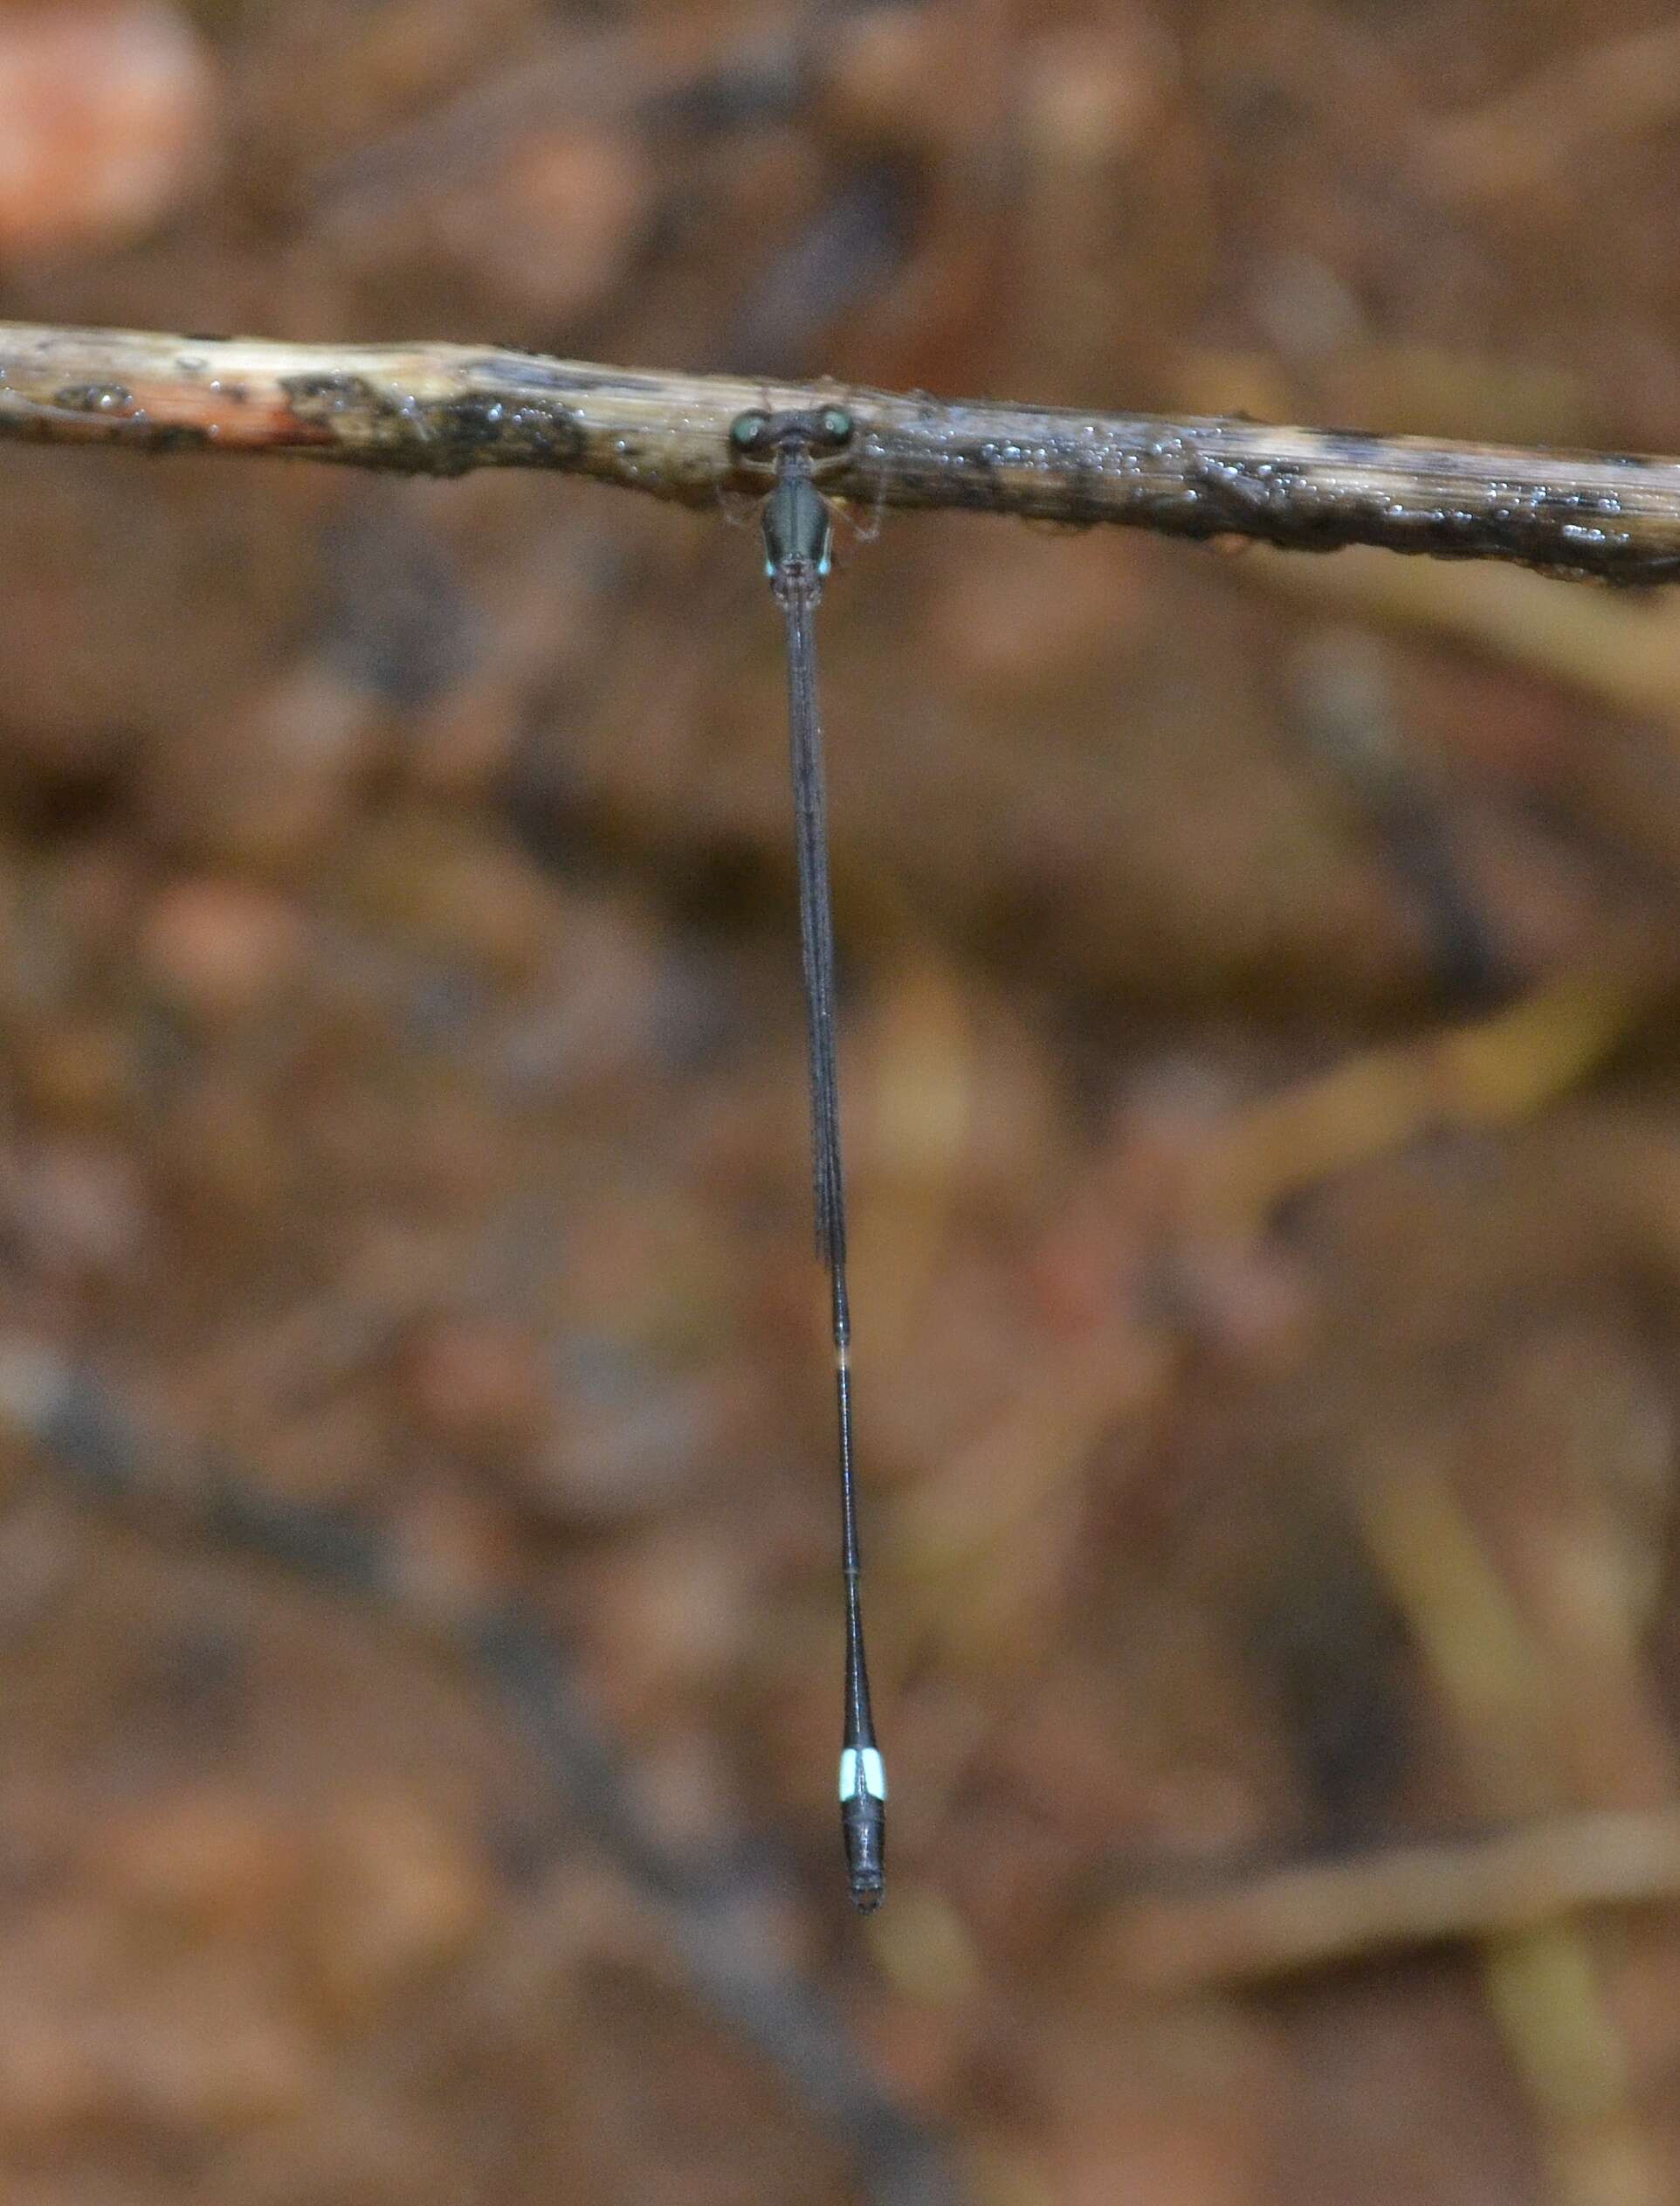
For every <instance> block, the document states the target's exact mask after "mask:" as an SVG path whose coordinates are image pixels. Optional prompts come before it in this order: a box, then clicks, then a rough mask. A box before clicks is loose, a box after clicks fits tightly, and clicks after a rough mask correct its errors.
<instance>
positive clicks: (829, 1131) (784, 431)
mask: <svg viewBox="0 0 1680 2206" xmlns="http://www.w3.org/2000/svg"><path fill="white" fill-rule="evenodd" d="M854 431H855V424H854V423H853V421H852V417H851V416H850V414H849V413H848V412H847V411H846V410H845V409H844V408H843V407H842V406H825V407H823V408H822V409H820V410H817V411H815V412H811V413H782V414H773V413H762V412H751V413H745V414H740V415H738V416H737V417H736V418H735V420H734V421H733V424H731V426H730V431H729V439H730V444H731V446H732V448H733V452H734V453H735V455H736V457H737V458H739V459H741V460H744V461H746V462H747V464H748V465H753V466H759V467H767V468H768V469H770V470H771V471H773V472H774V474H775V487H774V488H773V489H772V490H771V492H770V493H769V495H768V498H767V499H766V500H765V501H764V510H763V526H764V553H765V572H766V573H767V574H768V576H769V578H770V589H771V592H772V594H773V595H774V596H775V602H776V603H777V604H778V605H779V606H780V607H781V613H782V617H783V619H784V620H785V621H786V623H787V629H788V729H789V742H790V748H791V756H792V762H793V789H794V847H795V853H796V856H797V858H798V869H799V929H800V939H801V942H802V947H803V952H804V965H805V1016H806V1026H807V1035H808V1039H809V1048H810V1090H811V1174H812V1181H813V1186H814V1191H815V1197H816V1249H817V1254H818V1255H819V1257H821V1258H822V1259H823V1264H824V1265H826V1266H827V1269H828V1275H829V1288H830V1299H831V1303H832V1308H833V1318H834V1376H835V1392H836V1403H837V1415H838V1429H839V1445H840V1464H839V1468H840V1566H841V1570H842V1573H843V1578H844V1583H845V1599H846V1657H845V1717H844V1727H843V1734H842V1741H841V1751H840V1830H841V1835H842V1837H843V1840H844V1843H845V1850H846V1870H847V1873H848V1875H849V1876H850V1879H851V1896H852V1899H853V1901H854V1902H855V1903H856V1905H857V1906H859V1907H861V1908H864V1909H865V1910H868V1909H870V1908H872V1907H878V1906H879V1905H880V1903H881V1896H882V1893H883V1892H885V1888H886V1877H885V1849H886V1775H885V1770H884V1769H883V1767H882V1763H881V1756H880V1752H879V1749H878V1748H877V1746H876V1744H875V1726H874V1721H873V1719H872V1718H871V1713H870V1705H869V1667H868V1665H867V1663H866V1662H865V1660H864V1617H863V1608H862V1604H861V1601H860V1597H859V1588H858V1579H859V1566H858V1556H857V1486H856V1480H855V1476H854V1472H853V1465H852V1437H851V1310H850V1303H849V1301H848V1299H847V1295H846V1190H845V1182H844V1178H843V1174H842V1170H841V1162H840V1093H839V1083H838V1080H837V1076H836V1069H835V1046H834V1010H835V1005H834V913H833V908H832V904H831V900H830V892H829V833H828V805H827V799H826V796H825V794H824V789H823V728H822V723H821V720H819V718H818V715H817V709H816V607H817V603H818V600H819V599H820V598H821V596H822V595H823V577H824V576H826V575H827V573H828V571H829V562H830V554H831V552H832V548H833V543H834V520H833V515H832V513H831V510H830V506H829V502H828V500H827V499H826V498H824V497H823V493H822V492H821V490H819V489H818V487H817V480H816V479H817V474H818V471H819V470H820V469H822V468H823V467H824V466H826V465H830V463H831V462H832V461H834V460H835V459H837V458H839V457H840V456H841V455H842V454H843V452H845V451H846V449H847V447H848V446H849V445H850V443H851V440H852V437H853V434H854Z"/></svg>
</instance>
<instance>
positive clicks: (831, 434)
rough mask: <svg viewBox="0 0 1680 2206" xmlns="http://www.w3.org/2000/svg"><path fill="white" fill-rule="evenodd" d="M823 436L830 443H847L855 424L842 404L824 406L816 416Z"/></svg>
mask: <svg viewBox="0 0 1680 2206" xmlns="http://www.w3.org/2000/svg"><path fill="white" fill-rule="evenodd" d="M817 420H818V422H819V423H820V424H821V426H822V431H823V436H824V438H826V439H827V441H828V442H829V443H830V444H831V445H849V444H850V442H851V434H852V431H853V429H854V428H855V427H856V425H857V424H855V423H854V422H853V420H852V417H851V416H850V414H849V413H848V412H847V411H846V410H845V408H844V407H843V406H824V407H823V410H822V412H821V413H820V414H819V415H818V416H817Z"/></svg>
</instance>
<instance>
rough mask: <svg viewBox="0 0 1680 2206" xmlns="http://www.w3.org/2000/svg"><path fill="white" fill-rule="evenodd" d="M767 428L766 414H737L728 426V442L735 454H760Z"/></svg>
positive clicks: (768, 420)
mask: <svg viewBox="0 0 1680 2206" xmlns="http://www.w3.org/2000/svg"><path fill="white" fill-rule="evenodd" d="M769 428H770V417H769V416H768V414H761V413H747V414H737V415H736V416H735V418H734V419H733V421H732V422H731V423H730V424H729V441H730V443H731V444H732V445H733V446H734V448H735V450H736V451H737V452H761V451H762V450H763V447H764V445H765V441H766V439H767V438H768V433H769Z"/></svg>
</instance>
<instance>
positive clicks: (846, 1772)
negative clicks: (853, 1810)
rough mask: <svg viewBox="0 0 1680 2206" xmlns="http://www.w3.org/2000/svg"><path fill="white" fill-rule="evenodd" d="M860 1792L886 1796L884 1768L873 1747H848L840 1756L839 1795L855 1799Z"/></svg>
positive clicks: (871, 1795) (875, 1797) (883, 1797)
mask: <svg viewBox="0 0 1680 2206" xmlns="http://www.w3.org/2000/svg"><path fill="white" fill-rule="evenodd" d="M860 1792H866V1793H867V1794H868V1795H869V1796H870V1797H871V1799H872V1800H885V1798H886V1770H885V1768H884V1767H883V1765H882V1761H881V1757H880V1755H879V1754H877V1753H876V1751H875V1749H874V1748H873V1747H864V1748H857V1747H848V1748H846V1750H845V1752H844V1753H843V1754H842V1755H841V1757H840V1797H841V1798H842V1800H855V1799H856V1798H857V1796H858V1794H859V1793H860Z"/></svg>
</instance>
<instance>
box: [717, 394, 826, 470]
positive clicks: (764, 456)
mask: <svg viewBox="0 0 1680 2206" xmlns="http://www.w3.org/2000/svg"><path fill="white" fill-rule="evenodd" d="M856 434H857V422H856V420H855V419H854V418H853V417H852V415H851V414H850V412H849V411H848V410H847V409H846V408H845V407H844V406H819V407H817V408H816V409H815V410H813V411H811V412H809V413H786V414H772V413H767V412H766V411H765V410H764V409H763V408H762V407H761V406H753V407H749V408H748V409H747V411H746V412H745V413H744V414H737V415H736V416H735V418H734V419H733V421H732V422H731V423H730V424H729V448H730V450H731V452H733V454H734V455H735V457H736V458H738V459H743V460H746V461H747V462H749V463H750V464H752V465H757V466H774V465H775V464H776V462H777V461H778V459H780V458H782V457H783V456H784V455H788V456H791V455H793V454H795V453H799V452H802V453H805V454H806V455H808V456H809V458H814V459H816V460H818V461H823V462H826V461H827V460H830V459H832V458H834V456H835V455H836V454H837V452H843V451H844V449H845V447H846V446H847V445H849V444H850V442H851V440H852V438H853V437H854V436H856Z"/></svg>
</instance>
